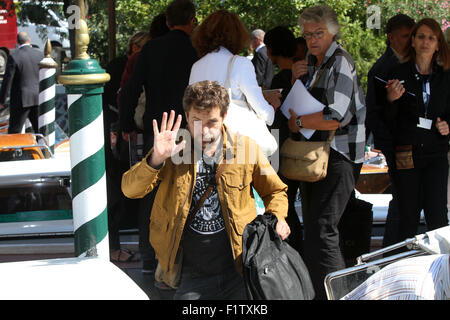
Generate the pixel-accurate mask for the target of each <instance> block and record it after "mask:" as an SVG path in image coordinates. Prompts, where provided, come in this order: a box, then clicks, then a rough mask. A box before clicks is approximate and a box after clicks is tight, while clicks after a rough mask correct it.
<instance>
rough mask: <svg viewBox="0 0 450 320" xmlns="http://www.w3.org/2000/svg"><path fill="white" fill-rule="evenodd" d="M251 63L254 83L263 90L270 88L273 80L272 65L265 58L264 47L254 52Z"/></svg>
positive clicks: (265, 51)
mask: <svg viewBox="0 0 450 320" xmlns="http://www.w3.org/2000/svg"><path fill="white" fill-rule="evenodd" d="M252 63H253V65H254V66H255V72H256V81H258V85H259V86H263V87H264V88H265V89H268V88H270V85H271V83H272V79H273V73H274V70H273V64H272V61H270V59H269V57H268V56H267V48H266V47H265V46H264V47H262V48H261V49H259V50H258V52H255V55H254V56H253V59H252Z"/></svg>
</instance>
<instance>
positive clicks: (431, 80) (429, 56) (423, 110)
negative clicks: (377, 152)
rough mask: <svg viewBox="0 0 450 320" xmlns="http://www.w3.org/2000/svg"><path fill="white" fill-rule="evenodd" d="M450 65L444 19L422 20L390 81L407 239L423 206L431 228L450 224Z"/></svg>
mask: <svg viewBox="0 0 450 320" xmlns="http://www.w3.org/2000/svg"><path fill="white" fill-rule="evenodd" d="M449 69H450V53H449V48H448V45H447V43H446V41H445V38H444V34H443V33H442V31H441V28H440V26H439V24H438V23H437V22H436V21H435V20H433V19H430V18H426V19H422V20H420V21H419V22H418V23H417V24H416V25H415V26H414V28H413V30H412V32H411V36H410V39H409V49H408V55H407V61H406V62H404V63H402V64H400V65H399V66H397V67H396V68H394V69H393V72H392V74H391V77H390V78H389V79H391V80H389V81H388V83H387V86H386V87H387V100H388V103H387V105H386V106H385V113H386V118H387V120H388V121H389V122H390V126H391V130H392V135H393V139H394V146H395V150H396V151H395V157H396V159H395V160H396V170H395V173H394V179H395V182H396V183H397V186H398V194H399V195H398V199H399V211H400V230H399V233H400V237H401V238H402V239H406V238H410V237H413V236H414V235H416V234H417V227H418V224H419V218H420V211H421V210H422V209H423V210H424V214H425V220H426V223H427V228H428V230H433V229H436V228H440V227H444V226H446V225H448V218H447V177H448V160H447V153H448V151H449V125H448V123H449V121H450V90H449V88H450V73H449Z"/></svg>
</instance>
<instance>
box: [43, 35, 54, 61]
mask: <svg viewBox="0 0 450 320" xmlns="http://www.w3.org/2000/svg"><path fill="white" fill-rule="evenodd" d="M52 50H53V48H52V43H51V42H50V39H47V43H46V44H45V49H44V56H45V57H46V58H51V54H52Z"/></svg>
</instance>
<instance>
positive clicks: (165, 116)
mask: <svg viewBox="0 0 450 320" xmlns="http://www.w3.org/2000/svg"><path fill="white" fill-rule="evenodd" d="M166 128H167V112H164V113H163V116H162V120H161V132H164V131H166Z"/></svg>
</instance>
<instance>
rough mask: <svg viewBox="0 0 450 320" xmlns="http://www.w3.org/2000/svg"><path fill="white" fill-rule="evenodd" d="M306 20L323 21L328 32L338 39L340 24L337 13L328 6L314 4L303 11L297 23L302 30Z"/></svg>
mask: <svg viewBox="0 0 450 320" xmlns="http://www.w3.org/2000/svg"><path fill="white" fill-rule="evenodd" d="M308 22H315V23H321V22H325V25H326V26H327V29H328V32H329V33H331V34H332V35H334V39H335V40H338V39H339V38H340V37H341V34H340V29H341V26H340V25H339V22H338V18H337V14H336V12H335V11H334V10H333V9H332V8H330V7H329V6H325V5H320V6H314V7H310V8H308V9H306V10H305V11H303V12H302V13H301V15H300V17H299V18H298V24H299V26H300V29H301V30H302V32H303V27H304V25H305V24H306V23H308Z"/></svg>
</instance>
